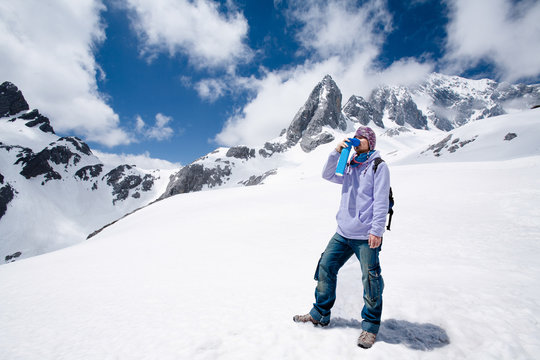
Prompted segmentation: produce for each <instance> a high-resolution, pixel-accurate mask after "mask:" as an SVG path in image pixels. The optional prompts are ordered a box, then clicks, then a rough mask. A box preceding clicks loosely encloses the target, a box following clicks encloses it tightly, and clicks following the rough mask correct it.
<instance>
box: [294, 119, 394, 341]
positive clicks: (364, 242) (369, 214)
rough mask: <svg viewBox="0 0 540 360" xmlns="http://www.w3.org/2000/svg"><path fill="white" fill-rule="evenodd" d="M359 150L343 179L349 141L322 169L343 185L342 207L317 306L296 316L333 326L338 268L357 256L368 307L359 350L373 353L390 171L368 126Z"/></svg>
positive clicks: (322, 265)
mask: <svg viewBox="0 0 540 360" xmlns="http://www.w3.org/2000/svg"><path fill="white" fill-rule="evenodd" d="M355 138H357V139H359V140H360V145H359V146H357V147H355V148H354V150H355V151H356V154H355V155H354V157H353V159H352V160H351V161H350V162H349V164H348V166H347V169H346V171H345V174H344V175H343V176H338V175H336V174H335V170H336V166H337V163H338V160H339V156H340V153H341V151H342V150H343V149H344V148H346V147H347V146H348V145H347V142H350V140H348V139H345V140H343V141H342V142H341V143H339V144H338V146H337V147H336V149H335V151H332V153H331V154H330V156H329V157H328V161H327V162H326V165H325V167H324V169H323V175H322V176H323V178H324V179H326V180H328V181H332V182H335V183H337V184H342V185H343V187H342V190H341V205H340V207H339V210H338V213H337V216H336V219H337V223H338V227H337V232H336V234H335V235H334V236H333V237H332V239H330V242H329V243H328V246H327V247H326V250H325V251H324V253H323V254H322V255H321V258H320V260H319V264H318V265H317V270H316V271H315V280H317V287H316V289H315V303H314V304H313V308H312V309H311V311H310V312H309V313H308V314H306V315H296V316H294V321H295V322H311V323H313V324H315V325H320V326H326V325H328V324H329V323H330V309H332V306H333V305H334V302H335V300H336V281H337V274H338V271H339V269H340V268H341V267H342V266H343V265H344V264H345V262H346V261H347V260H348V259H349V258H350V257H351V256H352V254H355V255H356V257H357V258H358V260H359V261H360V267H361V269H362V284H363V286H364V308H363V309H362V319H363V321H362V333H361V334H360V337H359V338H358V346H360V347H362V348H365V349H367V348H370V347H371V346H372V345H373V344H374V343H375V338H376V337H377V333H378V331H379V326H380V324H381V313H382V292H383V288H384V282H383V279H382V276H381V267H380V264H379V251H380V249H381V243H382V235H383V233H384V230H385V224H386V214H387V212H388V205H389V198H388V195H389V192H390V172H389V170H388V166H386V163H385V162H378V161H377V163H378V165H376V171H374V170H375V169H374V164H375V162H374V160H375V159H376V158H379V157H380V155H379V152H378V151H376V150H375V144H376V137H375V133H374V132H373V130H372V129H371V128H369V127H365V126H361V127H359V128H358V130H357V131H356V134H355Z"/></svg>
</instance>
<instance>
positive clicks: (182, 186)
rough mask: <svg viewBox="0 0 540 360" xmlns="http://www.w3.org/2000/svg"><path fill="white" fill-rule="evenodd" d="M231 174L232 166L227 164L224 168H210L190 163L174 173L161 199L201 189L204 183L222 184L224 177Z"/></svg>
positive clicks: (212, 185)
mask: <svg viewBox="0 0 540 360" xmlns="http://www.w3.org/2000/svg"><path fill="white" fill-rule="evenodd" d="M230 175H231V167H230V166H225V167H223V168H222V167H221V166H217V167H216V168H212V169H208V168H206V167H204V166H203V165H202V164H196V163H193V164H190V165H188V166H185V167H183V168H182V169H180V171H179V172H177V173H176V174H175V175H174V177H173V179H172V180H171V181H170V182H169V185H167V189H166V190H165V193H164V194H163V195H161V197H160V199H165V198H167V197H169V196H173V195H177V194H184V193H189V192H194V191H200V190H202V188H203V186H204V185H207V186H208V187H210V188H212V187H214V186H218V185H222V184H223V182H224V181H223V179H224V178H226V177H227V176H230Z"/></svg>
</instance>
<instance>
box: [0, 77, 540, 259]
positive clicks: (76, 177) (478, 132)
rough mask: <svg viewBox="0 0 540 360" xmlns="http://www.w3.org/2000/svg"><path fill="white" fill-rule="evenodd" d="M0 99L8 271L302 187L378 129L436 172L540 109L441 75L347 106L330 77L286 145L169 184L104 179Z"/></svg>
mask: <svg viewBox="0 0 540 360" xmlns="http://www.w3.org/2000/svg"><path fill="white" fill-rule="evenodd" d="M0 89H1V90H0V233H1V234H2V235H1V238H0V256H1V258H0V259H2V258H3V259H5V261H13V260H14V259H17V258H22V257H27V256H32V255H35V254H41V253H45V252H48V251H51V250H55V249H58V248H61V247H65V246H68V245H72V244H74V243H77V242H80V241H83V240H84V239H86V237H87V236H88V235H89V234H95V233H96V230H99V229H101V228H102V227H103V226H105V225H107V224H110V223H111V222H114V221H116V220H117V219H119V218H121V217H122V216H124V215H125V214H127V213H130V212H132V211H133V210H135V209H137V208H140V207H142V206H144V205H146V204H148V203H150V202H152V201H154V200H156V199H166V198H167V197H170V196H172V195H177V194H183V193H189V192H196V191H201V190H209V189H216V188H230V187H239V186H240V187H242V186H252V185H258V184H261V183H264V182H268V181H280V180H279V179H282V178H284V177H283V176H282V174H296V175H295V176H299V177H303V176H304V175H303V174H304V172H303V170H301V169H303V168H304V166H305V165H306V164H318V161H319V160H318V159H319V158H320V156H321V155H320V154H322V153H325V152H326V151H327V150H326V149H327V148H328V146H327V145H328V144H330V143H334V142H336V139H341V138H344V137H346V136H348V135H350V133H351V132H353V131H354V130H355V128H356V127H357V126H358V125H359V124H364V125H369V126H372V127H373V128H374V130H375V132H376V133H377V134H378V148H379V149H380V150H381V152H382V155H383V157H384V158H385V159H386V160H387V161H392V162H399V161H405V162H408V161H416V162H426V161H429V159H437V158H444V159H447V158H455V157H456V156H460V155H459V154H467V153H468V151H469V149H475V148H477V147H480V148H481V147H482V146H487V145H485V144H484V138H483V135H482V134H483V133H484V132H485V131H486V128H485V126H484V125H480V124H479V125H478V126H479V128H478V129H476V128H475V127H474V126H472V127H467V126H465V125H468V124H474V123H475V122H476V121H477V120H479V119H482V118H488V117H490V116H493V115H500V114H504V113H510V114H512V113H515V112H516V111H519V110H524V109H527V108H529V107H531V106H532V105H535V104H540V86H539V85H510V84H499V83H496V82H494V81H491V80H469V79H464V78H459V77H450V76H445V75H441V74H432V75H431V76H430V77H429V78H428V79H427V80H426V81H425V82H422V83H420V84H417V85H415V86H410V87H389V86H383V87H380V88H377V89H375V90H374V91H373V92H372V94H371V95H370V97H369V98H368V99H364V98H362V97H359V96H352V97H351V98H350V99H349V100H348V101H347V103H346V104H345V105H343V104H342V94H341V91H340V89H339V87H338V86H337V84H336V83H335V82H334V80H333V79H332V78H331V77H330V76H328V75H327V76H325V77H324V78H323V79H322V81H321V82H320V83H318V84H316V86H315V87H314V89H313V91H312V92H311V93H310V94H309V96H308V97H307V100H306V102H305V103H304V105H303V106H301V107H300V109H299V110H298V112H297V113H296V115H295V116H294V117H293V118H292V121H291V123H290V126H289V127H288V128H286V129H283V131H282V132H281V134H280V136H278V137H276V138H274V139H271V140H269V141H267V142H266V143H264V144H262V145H261V146H259V147H254V148H250V147H247V146H235V147H231V148H224V147H221V148H218V149H216V150H214V151H213V152H211V153H209V154H207V155H205V156H203V157H201V158H199V159H197V160H195V161H194V162H193V163H191V164H189V165H187V166H185V167H183V168H181V169H180V170H179V171H177V172H175V173H174V174H173V175H172V176H171V177H170V180H169V175H170V174H171V173H172V172H171V171H169V172H168V171H158V170H153V171H146V170H142V169H138V168H136V167H134V166H130V165H120V166H117V167H115V168H112V167H110V168H108V167H106V166H105V165H103V164H102V162H101V161H100V160H99V159H98V158H97V157H96V156H95V155H93V153H92V152H91V150H90V148H89V147H88V145H86V144H85V143H84V142H82V141H81V140H80V139H78V138H75V137H63V138H59V137H58V136H57V135H56V134H55V133H54V130H53V128H52V126H51V124H50V122H49V119H47V118H46V117H45V116H43V115H41V114H40V113H39V111H38V110H31V111H30V109H29V106H28V104H27V103H26V101H25V99H24V97H23V96H22V93H21V92H20V91H19V90H18V89H17V88H16V87H15V85H13V84H10V83H4V84H2V85H1V88H0ZM523 116H525V118H529V117H530V116H532V115H523ZM494 121H497V122H501V123H502V125H501V126H500V128H506V127H505V126H503V125H504V124H506V125H508V126H509V128H508V131H507V133H505V134H503V138H505V136H506V135H508V136H509V137H512V134H516V135H517V139H515V140H501V139H499V138H497V139H498V140H496V141H500V144H504V145H501V147H500V148H499V149H497V150H496V151H501V150H502V149H510V148H515V147H517V148H520V145H517V144H519V143H520V142H522V141H529V140H530V139H529V137H528V136H529V135H530V134H527V133H526V132H520V131H518V130H519V129H518V127H519V126H517V125H516V126H514V125H515V124H513V122H512V120H511V118H506V117H504V116H503V117H499V118H498V120H494ZM510 125H512V126H510ZM524 126H525V125H524ZM469 132H470V133H469ZM490 141H491V140H490ZM493 141H495V140H493ZM483 144H484V145H483ZM500 144H499V145H500ZM509 144H510V145H509ZM490 146H491V145H490ZM524 149H527V150H525V151H528V149H529V148H528V147H524ZM495 157H497V156H495ZM439 160H440V159H439ZM317 166H318V165H317ZM285 176H286V175H285ZM272 179H274V180H272ZM21 219H25V222H26V225H25V226H21Z"/></svg>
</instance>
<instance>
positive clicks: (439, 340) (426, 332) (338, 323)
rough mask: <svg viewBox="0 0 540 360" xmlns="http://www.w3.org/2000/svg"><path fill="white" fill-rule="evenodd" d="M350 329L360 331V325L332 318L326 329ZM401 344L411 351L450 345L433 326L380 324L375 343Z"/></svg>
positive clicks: (445, 335)
mask: <svg viewBox="0 0 540 360" xmlns="http://www.w3.org/2000/svg"><path fill="white" fill-rule="evenodd" d="M340 327H351V328H356V329H362V323H361V322H360V321H358V320H355V319H350V320H347V319H343V318H334V319H332V322H331V323H330V325H329V326H328V328H340ZM379 341H383V342H386V343H389V344H403V345H405V346H406V347H408V348H410V349H413V350H421V351H429V350H434V349H436V348H440V347H443V346H446V345H448V344H450V338H449V337H448V334H447V333H446V331H445V330H444V329H443V328H441V327H439V326H437V325H433V324H418V323H411V322H409V321H405V320H396V319H389V320H385V321H383V322H382V323H381V328H380V329H379V334H378V335H377V342H379Z"/></svg>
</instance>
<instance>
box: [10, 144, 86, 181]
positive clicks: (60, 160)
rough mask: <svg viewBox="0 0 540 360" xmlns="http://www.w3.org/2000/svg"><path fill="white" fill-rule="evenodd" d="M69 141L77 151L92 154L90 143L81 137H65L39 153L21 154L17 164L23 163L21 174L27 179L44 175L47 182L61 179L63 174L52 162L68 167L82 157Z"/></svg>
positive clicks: (75, 163)
mask: <svg viewBox="0 0 540 360" xmlns="http://www.w3.org/2000/svg"><path fill="white" fill-rule="evenodd" d="M67 143H70V144H72V145H74V146H75V148H76V149H77V151H80V152H81V153H82V154H84V155H91V154H92V152H91V151H90V148H89V147H88V145H86V144H85V143H84V142H82V141H81V140H80V139H79V138H76V137H63V138H60V139H58V141H55V142H53V143H51V144H50V145H49V146H48V147H46V148H45V149H43V150H41V151H40V152H39V153H37V154H34V153H33V152H31V151H30V152H26V153H25V154H24V155H23V156H21V157H20V158H19V160H17V162H16V164H23V169H22V171H21V175H23V176H24V177H26V178H27V179H30V178H33V177H36V176H39V175H44V176H45V182H46V181H49V180H52V179H56V180H59V179H61V178H62V176H61V175H60V174H59V173H58V172H56V171H54V169H53V168H52V166H51V163H50V162H53V163H55V164H56V165H64V166H65V168H67V167H68V165H70V164H72V165H77V164H78V163H79V161H81V158H82V157H81V155H79V153H77V152H73V151H72V150H71V149H70V148H69V146H68V144H67Z"/></svg>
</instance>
